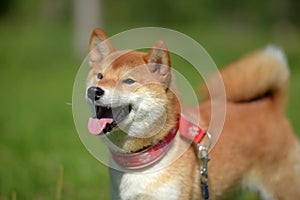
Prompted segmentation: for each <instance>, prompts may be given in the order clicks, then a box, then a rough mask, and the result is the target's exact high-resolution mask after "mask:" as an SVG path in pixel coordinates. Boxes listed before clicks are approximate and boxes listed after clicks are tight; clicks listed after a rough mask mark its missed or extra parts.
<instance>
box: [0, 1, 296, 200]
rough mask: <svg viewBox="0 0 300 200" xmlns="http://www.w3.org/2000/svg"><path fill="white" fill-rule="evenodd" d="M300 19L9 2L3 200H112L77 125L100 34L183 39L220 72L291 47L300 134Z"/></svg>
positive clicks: (222, 8)
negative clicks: (167, 34) (169, 33)
mask: <svg viewBox="0 0 300 200" xmlns="http://www.w3.org/2000/svg"><path fill="white" fill-rule="evenodd" d="M84 9H86V10H88V12H86V10H85V11H84ZM299 9H300V1H297V0H286V1H281V0H266V1H260V0H251V1H242V0H230V1H220V0H219V1H217V0H216V1H211V0H189V1H181V0H172V1H170V0H169V1H168V0H152V1H140V0H129V1H124V0H109V1H108V0H102V1H100V0H98V1H97V0H88V1H83V0H74V1H72V0H66V1H61V0H1V1H0V45H1V46H0V47H1V48H0V91H1V98H0V102H1V112H0V113H1V114H0V200H4V199H57V200H58V199H109V177H108V173H107V168H106V167H105V166H103V165H102V164H101V163H99V162H98V161H97V160H95V159H94V158H93V157H92V156H91V155H90V154H89V153H88V152H87V150H86V149H85V147H84V146H83V145H82V143H81V141H80V139H79V137H78V135H77V133H76V130H75V127H74V123H73V118H72V106H71V104H72V87H73V81H74V79H75V76H76V72H77V70H78V69H79V67H80V64H81V62H82V61H83V59H84V58H85V56H86V55H87V52H86V49H87V45H88V44H87V41H88V37H89V34H90V32H91V29H92V26H98V27H100V28H102V29H103V30H104V31H105V32H106V33H107V35H109V36H110V35H113V34H117V33H118V32H121V31H125V30H128V29H131V28H136V27H142V26H159V27H166V28H171V29H175V30H177V31H180V32H182V33H185V34H187V35H189V36H191V37H192V38H194V39H195V40H197V41H198V42H199V43H200V44H202V45H203V47H204V48H205V49H206V50H207V51H208V53H209V54H210V55H211V56H212V58H213V59H214V61H215V62H216V64H217V65H218V66H222V65H224V64H227V63H228V62H230V61H232V60H234V59H236V58H237V57H239V56H241V55H243V54H244V53H246V52H248V51H252V50H254V49H257V48H260V47H263V46H265V45H267V44H269V43H272V44H276V45H278V46H280V47H282V48H283V49H284V50H285V52H286V54H287V57H288V59H289V63H290V67H291V84H290V91H289V97H290V98H289V101H288V107H287V115H288V117H289V118H290V119H291V122H292V124H293V126H294V128H295V130H296V132H298V133H300V124H299V123H297V122H298V119H299V118H300V113H299V111H300V110H299V105H300V104H299V98H300V87H299V85H300V68H299V66H300V52H299V50H300V29H299V28H300V17H299V12H298V11H299ZM80 16H81V17H80ZM81 18H84V20H87V21H84V20H83V21H81V20H80V19H81ZM89 22H91V23H89ZM87 33H88V34H87ZM80 41H81V42H80ZM176 64H179V63H176V62H174V63H173V65H176ZM194 84H197V83H194ZM283 134H284V133H283ZM287 184H288V183H287ZM287 195H288V194H287ZM231 199H247V200H253V199H257V195H256V194H254V193H250V192H244V193H240V192H238V193H236V194H235V195H234V197H231Z"/></svg>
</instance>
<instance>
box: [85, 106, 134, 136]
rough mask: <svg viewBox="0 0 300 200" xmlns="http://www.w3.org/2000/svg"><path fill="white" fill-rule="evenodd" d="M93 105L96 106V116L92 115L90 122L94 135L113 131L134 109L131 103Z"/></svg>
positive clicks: (89, 126)
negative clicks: (110, 105)
mask: <svg viewBox="0 0 300 200" xmlns="http://www.w3.org/2000/svg"><path fill="white" fill-rule="evenodd" d="M93 106H95V116H94V117H91V118H90V119H89V122H88V129H89V132H90V133H91V134H93V135H100V134H106V133H110V132H112V131H113V130H114V129H115V128H117V127H118V124H119V123H120V122H122V121H123V120H124V119H125V118H126V117H127V116H128V115H129V113H130V112H131V110H132V106H131V105H126V106H119V107H109V106H105V107H103V106H98V105H93Z"/></svg>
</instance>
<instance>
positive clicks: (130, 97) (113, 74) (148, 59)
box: [86, 29, 171, 138]
mask: <svg viewBox="0 0 300 200" xmlns="http://www.w3.org/2000/svg"><path fill="white" fill-rule="evenodd" d="M89 59H90V66H91V70H90V72H89V75H88V78H87V89H86V99H87V101H88V102H89V104H90V105H91V107H92V110H93V115H94V116H93V118H91V119H90V121H89V131H90V132H91V133H93V134H106V133H109V135H111V134H114V133H113V132H115V131H116V130H121V131H122V132H123V133H125V134H123V135H125V136H127V137H137V138H149V137H151V136H153V135H154V134H156V133H157V132H159V131H160V130H161V129H162V127H163V126H164V122H165V120H166V117H167V110H166V107H167V101H168V98H167V94H166V90H167V89H168V87H169V84H170V81H171V72H170V61H169V53H168V51H167V49H166V46H165V45H164V43H163V42H161V41H159V42H157V43H156V44H155V45H154V46H153V48H152V49H151V50H150V51H149V52H148V53H143V52H137V51H116V50H115V49H114V48H113V46H112V45H111V44H110V42H109V41H108V40H107V38H106V36H105V35H104V34H103V33H102V32H101V31H99V30H97V29H96V30H94V32H93V34H92V36H91V41H90V54H89Z"/></svg>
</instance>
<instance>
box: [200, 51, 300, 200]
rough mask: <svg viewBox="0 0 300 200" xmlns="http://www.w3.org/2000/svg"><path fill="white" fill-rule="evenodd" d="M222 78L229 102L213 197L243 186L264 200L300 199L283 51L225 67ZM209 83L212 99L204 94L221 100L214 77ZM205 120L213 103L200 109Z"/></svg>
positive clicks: (298, 152) (299, 152) (213, 167)
mask: <svg viewBox="0 0 300 200" xmlns="http://www.w3.org/2000/svg"><path fill="white" fill-rule="evenodd" d="M221 75H222V78H223V81H224V86H225V91H226V95H227V97H226V99H227V101H228V103H227V114H226V121H225V125H224V128H223V132H222V134H221V136H220V138H219V141H218V143H217V145H215V147H214V149H213V150H212V152H211V157H212V161H211V162H210V163H209V164H210V168H209V171H210V177H209V180H210V185H211V193H212V196H213V198H217V197H219V196H223V192H224V191H226V190H227V189H230V188H232V186H233V185H237V184H242V185H244V186H245V187H248V188H250V189H253V190H257V191H259V192H260V194H261V196H262V198H263V199H293V200H297V199H300V190H299V188H300V147H299V142H298V141H297V139H296V136H295V135H294V134H293V130H292V129H291V126H290V124H289V122H288V120H287V119H286V117H285V113H284V112H285V110H284V102H285V93H286V88H287V84H288V77H289V70H288V66H287V61H286V59H285V56H284V54H283V52H282V51H281V50H280V49H278V48H276V47H273V46H269V47H267V48H266V49H264V50H260V51H257V52H254V53H252V54H249V55H247V56H245V57H243V58H242V59H240V60H238V61H236V62H234V63H232V64H230V65H228V66H227V67H225V68H223V69H222V70H221ZM208 84H210V87H212V88H213V89H214V96H212V97H210V96H209V95H208V94H209V93H208V92H207V91H206V90H205V92H204V94H206V95H207V98H208V99H210V98H218V95H219V94H218V92H216V91H218V89H219V88H220V86H219V85H217V84H215V78H214V77H212V78H211V79H210V81H209V82H208ZM214 84H215V85H214ZM201 118H202V120H205V119H206V120H207V121H209V119H210V104H209V101H207V102H206V103H204V104H203V105H202V106H201Z"/></svg>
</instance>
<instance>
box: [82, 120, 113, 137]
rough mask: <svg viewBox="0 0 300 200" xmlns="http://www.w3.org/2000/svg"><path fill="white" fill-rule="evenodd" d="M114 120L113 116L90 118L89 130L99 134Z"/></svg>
mask: <svg viewBox="0 0 300 200" xmlns="http://www.w3.org/2000/svg"><path fill="white" fill-rule="evenodd" d="M112 122H113V119H111V118H102V119H96V118H90V119H89V123H88V129H89V132H90V133H91V134H93V135H98V134H100V133H101V132H102V131H103V129H104V128H105V126H106V124H111V123H112Z"/></svg>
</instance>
